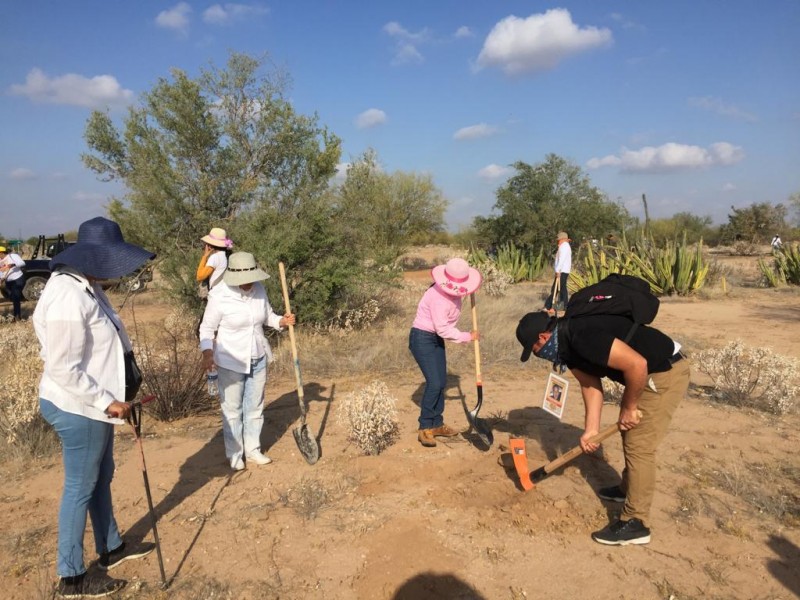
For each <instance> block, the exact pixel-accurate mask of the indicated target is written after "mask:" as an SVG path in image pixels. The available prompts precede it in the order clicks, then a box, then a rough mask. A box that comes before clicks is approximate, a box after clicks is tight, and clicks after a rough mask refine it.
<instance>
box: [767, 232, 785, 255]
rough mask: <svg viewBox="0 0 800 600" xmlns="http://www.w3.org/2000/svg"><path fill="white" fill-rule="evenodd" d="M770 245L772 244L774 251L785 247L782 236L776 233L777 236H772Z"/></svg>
mask: <svg viewBox="0 0 800 600" xmlns="http://www.w3.org/2000/svg"><path fill="white" fill-rule="evenodd" d="M770 245H771V246H772V251H773V252H779V251H780V249H781V248H783V242H782V241H781V236H779V235H778V234H777V233H776V234H775V237H773V238H772V242H770Z"/></svg>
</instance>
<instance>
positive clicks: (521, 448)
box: [508, 438, 535, 492]
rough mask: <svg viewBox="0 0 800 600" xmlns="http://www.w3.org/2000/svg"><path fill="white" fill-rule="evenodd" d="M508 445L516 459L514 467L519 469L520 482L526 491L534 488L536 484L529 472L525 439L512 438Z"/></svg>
mask: <svg viewBox="0 0 800 600" xmlns="http://www.w3.org/2000/svg"><path fill="white" fill-rule="evenodd" d="M508 445H509V447H510V448H511V457H512V458H513V459H514V469H515V470H516V471H517V477H519V484H520V485H521V486H522V489H523V490H525V491H526V492H527V491H528V490H532V489H533V487H534V485H533V481H531V476H530V473H529V472H528V455H527V454H526V453H525V440H522V439H520V438H510V439H509V440H508ZM534 481H535V480H534Z"/></svg>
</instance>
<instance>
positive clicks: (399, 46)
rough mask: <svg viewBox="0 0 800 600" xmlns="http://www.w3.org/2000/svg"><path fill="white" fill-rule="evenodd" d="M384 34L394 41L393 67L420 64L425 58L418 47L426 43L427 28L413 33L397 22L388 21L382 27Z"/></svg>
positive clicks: (427, 37) (428, 35) (428, 34)
mask: <svg viewBox="0 0 800 600" xmlns="http://www.w3.org/2000/svg"><path fill="white" fill-rule="evenodd" d="M383 31H384V33H386V34H388V35H389V36H390V37H391V38H393V39H394V41H395V49H394V58H393V59H392V64H393V65H405V64H410V63H421V62H424V61H425V57H424V56H422V53H421V52H420V51H419V49H418V46H419V44H421V43H424V42H426V41H428V39H429V38H430V32H429V31H428V29H427V28H425V29H421V30H420V31H418V32H416V33H414V32H412V31H409V30H408V29H406V28H405V27H403V26H402V25H400V23H398V22H397V21H390V22H389V23H387V24H386V25H384V26H383Z"/></svg>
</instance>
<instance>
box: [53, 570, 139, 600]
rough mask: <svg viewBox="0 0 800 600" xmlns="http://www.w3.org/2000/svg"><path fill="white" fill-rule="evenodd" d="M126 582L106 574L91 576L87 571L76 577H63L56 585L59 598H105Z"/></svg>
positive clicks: (118, 589)
mask: <svg viewBox="0 0 800 600" xmlns="http://www.w3.org/2000/svg"><path fill="white" fill-rule="evenodd" d="M123 587H125V582H124V581H123V580H121V579H111V578H110V577H106V576H105V575H94V576H89V575H87V574H86V573H84V574H83V575H76V576H75V577H62V578H61V579H60V580H59V581H58V586H57V587H56V597H58V598H103V597H104V596H110V595H111V594H116V593H117V592H118V591H120V590H121V589H122V588H123Z"/></svg>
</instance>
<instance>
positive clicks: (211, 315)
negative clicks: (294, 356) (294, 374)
mask: <svg viewBox="0 0 800 600" xmlns="http://www.w3.org/2000/svg"><path fill="white" fill-rule="evenodd" d="M215 290H216V291H215V292H214V294H209V296H208V304H207V305H206V310H205V313H203V322H202V323H200V350H212V349H213V350H214V363H215V364H217V365H219V366H220V367H222V368H223V369H228V370H230V371H234V372H236V373H249V372H250V360H251V359H253V358H260V357H262V356H264V355H266V356H267V361H268V362H272V360H273V358H272V349H271V348H270V346H269V342H268V341H267V338H266V337H265V336H264V326H265V325H267V326H269V327H272V328H273V329H278V330H280V329H281V325H280V321H281V318H282V316H281V315H278V314H276V313H275V312H274V311H273V310H272V306H270V303H269V299H268V298H267V292H266V290H265V289H264V286H263V285H261V283H258V282H256V283H254V284H253V287H252V288H250V291H249V292H245V291H244V290H242V289H241V288H240V287H238V286H228V285H227V284H226V283H225V282H221V283H219V284H217V286H216V287H215ZM215 332H216V343H215V340H214V333H215Z"/></svg>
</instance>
